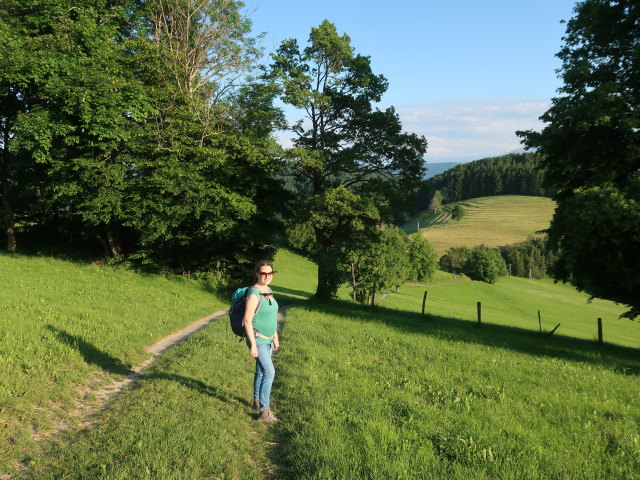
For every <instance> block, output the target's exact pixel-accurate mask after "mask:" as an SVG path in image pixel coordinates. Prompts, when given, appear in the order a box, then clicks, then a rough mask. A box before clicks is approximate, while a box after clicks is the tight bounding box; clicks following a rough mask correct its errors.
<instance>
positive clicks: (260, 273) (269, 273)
mask: <svg viewBox="0 0 640 480" xmlns="http://www.w3.org/2000/svg"><path fill="white" fill-rule="evenodd" d="M274 273H278V272H276V271H275V270H274V271H271V272H258V275H260V276H262V277H267V276H269V275H273V274H274Z"/></svg>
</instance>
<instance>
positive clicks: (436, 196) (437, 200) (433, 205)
mask: <svg viewBox="0 0 640 480" xmlns="http://www.w3.org/2000/svg"><path fill="white" fill-rule="evenodd" d="M429 210H431V211H432V212H433V213H439V212H440V211H441V210H442V193H441V192H440V190H436V191H435V192H433V197H431V201H430V202H429Z"/></svg>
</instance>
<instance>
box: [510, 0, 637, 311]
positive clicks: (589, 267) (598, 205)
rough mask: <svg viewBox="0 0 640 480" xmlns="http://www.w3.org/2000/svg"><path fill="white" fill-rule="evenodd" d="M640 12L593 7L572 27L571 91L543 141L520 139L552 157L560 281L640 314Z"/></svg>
mask: <svg viewBox="0 0 640 480" xmlns="http://www.w3.org/2000/svg"><path fill="white" fill-rule="evenodd" d="M639 39H640V5H639V4H638V2H637V1H634V0H618V1H609V0H585V1H583V2H580V3H578V4H577V5H576V7H575V9H574V16H573V18H572V19H571V20H569V22H568V23H567V30H566V35H565V37H564V46H563V48H562V49H561V50H560V52H559V53H558V55H557V56H558V57H559V58H560V59H561V60H562V67H561V68H560V70H559V73H560V75H561V77H562V79H563V81H564V85H563V86H562V87H561V88H560V89H559V91H558V92H559V94H560V95H559V96H558V97H556V98H554V99H553V100H552V104H551V107H550V108H549V110H547V112H545V113H544V114H543V115H542V117H540V118H541V120H542V121H543V122H545V124H546V127H545V128H544V129H543V130H542V131H540V132H533V131H527V132H518V133H519V135H521V136H522V137H523V138H524V143H525V144H526V146H527V147H530V148H537V149H539V151H540V152H542V153H543V154H544V155H545V159H544V160H543V165H544V167H545V168H546V175H545V182H546V184H547V185H548V186H550V187H551V188H552V189H553V191H554V195H553V198H554V200H556V202H557V209H556V212H555V214H554V216H553V219H552V221H551V226H550V229H549V244H550V247H551V248H553V249H554V250H556V251H557V253H558V257H557V261H556V263H555V266H554V268H553V276H554V278H557V279H559V280H562V281H568V282H571V283H572V284H574V285H575V286H576V287H577V288H578V289H580V290H584V291H586V292H588V293H589V294H591V295H592V296H596V297H602V298H608V299H611V300H613V301H616V302H619V303H622V304H625V305H627V306H628V307H629V310H628V311H627V312H626V313H625V316H627V317H629V318H634V317H637V316H639V315H640V295H638V292H640V275H638V272H639V271H640V148H639V145H640V110H639V108H638V106H639V105H640V62H638V50H639V48H640V40H639Z"/></svg>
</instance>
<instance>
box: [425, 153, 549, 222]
mask: <svg viewBox="0 0 640 480" xmlns="http://www.w3.org/2000/svg"><path fill="white" fill-rule="evenodd" d="M436 191H439V192H440V194H441V200H442V203H452V202H457V201H460V200H468V199H470V198H475V197H492V196H494V195H532V196H543V197H550V196H551V195H552V191H551V189H550V188H548V187H545V185H544V168H543V167H542V165H541V159H540V154H538V153H534V152H527V153H509V154H507V155H502V156H499V157H490V158H483V159H481V160H475V161H473V162H468V163H464V164H461V165H456V166H454V167H453V168H450V169H449V170H447V171H445V172H443V173H441V174H440V175H436V176H435V177H432V178H430V179H428V180H426V181H425V182H424V185H423V187H422V188H421V189H420V191H419V192H418V194H417V195H416V207H417V209H418V210H423V209H425V208H428V205H429V201H430V200H431V198H433V195H434V193H435V192H436Z"/></svg>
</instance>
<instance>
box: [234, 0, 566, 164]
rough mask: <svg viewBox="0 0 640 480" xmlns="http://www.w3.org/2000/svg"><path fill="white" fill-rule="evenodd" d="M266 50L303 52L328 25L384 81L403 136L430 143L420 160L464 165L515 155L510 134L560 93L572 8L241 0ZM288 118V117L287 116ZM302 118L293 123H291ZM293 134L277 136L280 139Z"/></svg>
mask: <svg viewBox="0 0 640 480" xmlns="http://www.w3.org/2000/svg"><path fill="white" fill-rule="evenodd" d="M245 4H246V9H247V10H248V12H249V18H250V19H251V20H252V21H253V29H254V33H259V32H266V36H265V38H264V40H263V42H262V45H263V47H264V49H265V52H266V53H267V54H268V53H271V52H273V51H275V49H276V48H277V47H278V45H279V44H280V42H281V41H282V40H284V39H287V38H296V39H298V43H299V45H301V47H304V46H306V45H307V39H308V37H309V32H310V31H311V27H315V26H318V25H319V24H320V23H321V22H322V20H324V19H327V20H329V21H330V22H332V23H334V24H335V25H336V28H337V30H338V33H339V34H343V33H346V34H348V35H349V36H350V37H351V44H352V45H353V47H354V48H355V51H356V53H359V54H362V55H367V56H370V57H371V64H372V69H373V71H374V73H376V74H383V75H384V76H385V77H386V78H387V79H388V80H389V89H388V90H387V92H386V94H385V95H384V97H383V99H382V102H381V103H380V105H379V107H380V108H386V107H388V106H390V105H393V106H394V107H395V108H396V111H397V112H398V114H399V115H400V118H401V120H402V123H403V126H404V129H405V130H406V131H409V132H414V133H417V134H420V135H424V136H425V137H426V138H427V140H428V142H429V149H428V152H427V156H426V160H427V162H428V163H436V162H449V161H451V162H464V161H469V160H476V159H479V158H484V157H488V156H495V155H500V154H503V153H508V152H510V151H514V150H517V149H520V148H521V145H520V142H519V139H518V138H517V137H516V135H515V131H516V130H527V129H536V130H537V129H540V128H541V126H542V125H541V123H540V122H539V121H538V117H539V116H540V115H541V114H542V113H544V112H545V111H546V109H547V108H548V106H549V102H550V99H551V98H552V97H554V96H556V90H557V88H559V87H560V86H561V81H560V80H559V79H558V78H557V75H556V73H555V70H556V69H557V68H558V67H559V66H560V61H559V60H558V59H557V58H556V57H555V54H556V53H557V52H558V50H560V47H561V46H562V36H563V35H564V32H565V25H564V24H561V23H560V21H561V20H563V19H564V20H568V19H569V18H570V17H571V15H572V10H573V7H574V5H575V1H569V0H537V1H530V0H511V1H507V0H485V1H469V0H465V1H449V2H446V1H443V0H440V1H433V0H421V1H420V0H396V1H378V0H370V1H365V0H342V1H338V0H323V1H319V2H318V1H313V2H311V1H305V0H297V1H293V0H245ZM287 115H288V116H289V115H291V111H287ZM294 118H299V117H297V116H296V117H293V116H292V117H291V119H294ZM289 136H290V135H288V134H286V133H284V134H283V136H282V138H283V142H284V143H286V139H287V138H288V137H289Z"/></svg>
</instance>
